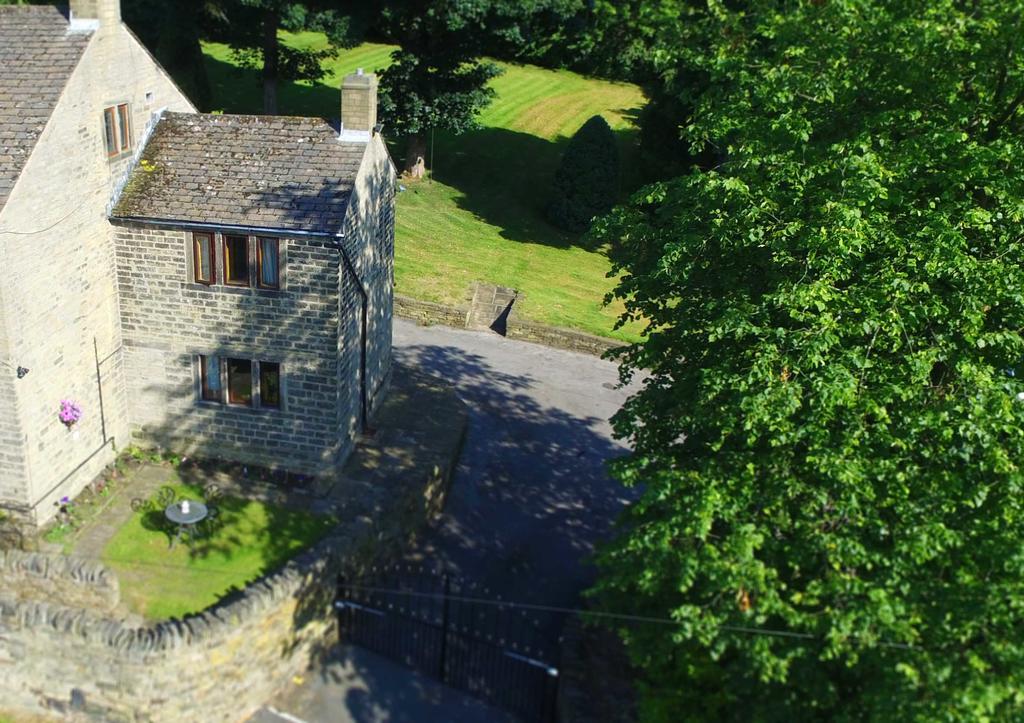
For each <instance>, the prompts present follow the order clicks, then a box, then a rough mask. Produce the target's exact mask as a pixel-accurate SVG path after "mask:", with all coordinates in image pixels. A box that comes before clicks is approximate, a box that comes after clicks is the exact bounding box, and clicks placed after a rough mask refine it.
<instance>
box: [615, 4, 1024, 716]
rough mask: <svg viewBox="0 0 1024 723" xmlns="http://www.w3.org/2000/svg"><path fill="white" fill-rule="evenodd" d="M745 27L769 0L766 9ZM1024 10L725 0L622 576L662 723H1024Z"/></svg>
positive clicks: (666, 291) (649, 388) (670, 277)
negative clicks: (703, 163)
mask: <svg viewBox="0 0 1024 723" xmlns="http://www.w3.org/2000/svg"><path fill="white" fill-rule="evenodd" d="M737 8H738V9H737ZM1022 16H1024V3H1022V2H1021V0H972V1H971V2H965V1H963V0H805V1H801V2H797V1H795V0H750V1H749V2H747V3H738V2H735V3H729V4H728V6H727V5H726V4H724V3H722V2H710V3H709V4H708V10H707V12H706V13H704V14H703V15H702V16H701V17H699V18H695V19H694V20H693V22H691V23H690V24H689V25H688V26H687V30H686V34H684V36H683V37H682V38H681V43H680V48H681V58H682V60H681V62H682V67H683V69H684V70H685V71H686V72H691V73H699V74H703V75H704V78H705V80H706V82H705V83H702V85H703V89H702V91H701V92H700V93H699V95H696V96H694V97H690V98H685V99H683V100H684V105H686V106H687V107H691V108H692V109H693V110H692V114H691V115H690V116H689V117H688V118H680V124H681V125H684V126H685V136H686V138H687V140H688V141H689V142H690V143H691V144H692V145H693V151H694V153H695V154H696V153H704V152H708V151H710V152H711V154H712V155H713V156H715V157H716V158H717V159H718V160H717V161H716V162H715V163H714V164H712V165H711V167H710V168H707V169H706V170H703V171H702V170H697V169H695V170H693V171H692V172H690V173H688V174H686V175H684V176H681V177H678V178H675V179H673V180H670V181H667V182H663V183H659V184H656V185H653V186H650V187H647V188H645V189H643V190H641V191H640V192H638V193H637V194H635V195H634V197H633V198H632V200H631V201H630V203H628V204H626V205H625V206H623V207H621V208H620V209H618V210H617V211H615V212H613V214H612V215H610V216H609V217H607V218H606V219H605V220H604V221H602V222H600V226H599V231H598V235H599V236H600V237H602V238H604V239H606V240H608V241H610V242H612V243H611V246H612V248H613V249H616V251H615V252H614V253H615V254H616V259H615V266H616V270H617V271H618V272H620V273H621V282H620V283H619V285H618V288H617V290H616V294H617V295H618V296H620V297H621V298H622V299H623V300H624V301H625V302H626V305H627V316H628V317H631V318H640V319H646V320H647V321H648V322H649V324H650V331H649V335H648V336H647V338H646V340H645V341H643V342H642V343H640V344H637V345H635V346H633V347H631V348H630V349H629V350H628V351H627V352H626V353H625V355H624V358H623V359H624V362H625V369H626V372H627V373H630V372H632V371H635V370H639V369H646V370H647V372H648V374H649V377H647V379H646V381H645V382H644V385H643V390H642V391H641V392H639V393H638V394H637V395H635V396H634V397H633V398H631V399H630V400H629V401H628V402H627V403H626V405H625V406H624V407H623V409H622V410H621V411H620V412H619V413H618V415H617V416H616V417H615V420H614V423H615V428H616V430H617V431H618V433H619V434H621V435H623V436H624V437H626V438H629V439H630V440H631V441H632V442H633V444H634V449H635V451H634V452H633V453H632V454H630V455H629V456H628V457H627V458H625V459H623V460H622V461H620V462H618V463H617V464H616V465H615V471H616V474H617V475H618V476H619V477H620V478H621V479H622V480H623V481H624V482H625V483H626V484H630V485H639V486H641V488H642V496H641V498H640V499H639V501H638V502H636V503H635V504H634V505H632V506H631V507H630V509H629V510H628V512H627V513H626V514H625V515H624V518H623V520H622V527H621V530H620V534H619V536H618V538H617V540H616V541H615V542H613V543H612V544H610V545H609V546H608V547H607V548H606V549H605V550H604V551H603V553H602V554H601V556H600V565H601V571H602V578H601V581H600V583H599V585H598V586H597V589H596V597H597V600H599V601H600V604H601V605H604V606H607V607H608V608H614V609H617V610H623V609H626V610H629V611H631V612H636V613H643V614H647V615H652V616H659V617H667V618H671V619H672V620H674V621H675V624H673V625H669V626H665V625H654V624H650V625H631V626H624V627H623V629H622V634H623V635H624V637H625V640H626V642H627V645H628V648H629V650H630V651H631V653H632V655H633V657H634V659H635V660H636V662H637V663H638V664H639V666H640V667H641V670H642V673H643V680H644V682H643V701H644V702H643V711H644V713H645V716H646V717H647V718H649V719H651V720H659V719H660V720H684V719H698V720H744V721H747V720H779V721H783V720H786V721H796V720H799V721H804V720H920V721H941V720H1021V719H1024V470H1022V466H1021V465H1022V460H1024V401H1022V400H1024V378H1022V375H1024V362H1022V360H1024V341H1022V337H1021V334H1022V331H1024V173H1022V171H1021V169H1022V168H1024V46H1022V42H1024V41H1022V38H1024V28H1022Z"/></svg>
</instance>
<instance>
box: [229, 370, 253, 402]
mask: <svg viewBox="0 0 1024 723" xmlns="http://www.w3.org/2000/svg"><path fill="white" fill-rule="evenodd" d="M227 366H228V403H230V404H244V405H245V406H247V407H248V406H250V405H251V404H252V362H251V361H249V360H248V359H228V364H227Z"/></svg>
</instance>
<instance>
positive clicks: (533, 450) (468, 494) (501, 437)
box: [396, 345, 631, 605]
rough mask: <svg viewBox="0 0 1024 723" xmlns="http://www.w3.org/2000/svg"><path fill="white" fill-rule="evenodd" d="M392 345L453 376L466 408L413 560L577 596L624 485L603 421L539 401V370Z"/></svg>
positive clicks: (509, 586) (502, 584)
mask: <svg viewBox="0 0 1024 723" xmlns="http://www.w3.org/2000/svg"><path fill="white" fill-rule="evenodd" d="M396 355H397V358H398V359H399V360H400V361H402V362H404V363H407V364H418V365H419V366H420V368H421V369H422V370H423V371H425V372H427V373H431V374H435V375H437V376H439V377H442V378H444V379H446V380H447V381H448V382H449V383H451V384H453V385H454V386H455V387H456V389H457V390H458V393H459V395H460V396H461V397H462V399H463V400H464V401H465V402H466V403H467V404H468V405H469V406H470V408H471V415H472V416H471V424H470V431H469V434H468V436H467V440H466V446H465V448H464V450H463V454H462V458H461V461H460V464H459V466H458V469H457V472H456V475H455V479H454V482H453V488H452V491H451V493H450V495H449V501H448V505H447V508H446V511H445V514H444V515H443V516H442V517H441V518H440V519H439V520H438V521H437V522H436V523H435V524H434V525H433V526H432V527H431V528H430V529H429V530H428V531H427V532H426V533H425V534H424V535H422V536H421V538H420V540H419V544H418V545H417V546H416V548H415V549H413V550H410V551H409V553H408V557H409V559H410V561H414V562H418V563H429V564H440V565H442V566H444V567H445V568H446V569H448V570H450V571H451V572H453V573H457V574H459V575H460V576H462V577H464V578H466V579H472V580H475V581H477V582H479V583H481V584H483V585H486V586H487V587H488V588H490V589H491V590H493V591H494V592H495V593H496V594H498V595H501V596H504V597H505V599H509V600H518V601H523V602H541V603H545V604H558V605H568V604H575V603H577V602H578V601H579V593H580V591H581V590H582V589H583V588H584V587H585V586H586V585H587V584H588V582H589V580H590V578H591V577H592V571H591V570H590V569H589V561H588V558H589V555H590V554H591V553H592V552H593V549H594V545H595V544H596V543H598V542H599V541H600V540H602V539H604V538H606V537H607V536H608V535H609V534H610V532H611V530H612V526H613V524H614V520H615V518H616V517H617V515H618V513H619V512H620V511H621V509H622V508H623V506H624V505H625V504H626V503H627V501H628V499H629V497H630V495H631V493H630V492H629V491H627V490H626V489H625V488H623V487H621V486H620V485H619V484H618V483H617V482H615V481H614V480H612V479H611V478H610V477H609V475H608V473H607V469H606V463H607V461H608V460H609V459H612V458H614V457H616V456H619V455H622V454H624V453H625V451H626V450H625V448H624V447H623V446H622V445H619V444H617V443H615V442H614V441H613V440H611V439H610V436H609V434H608V432H607V427H606V424H605V423H606V420H604V419H600V418H598V417H595V416H577V415H574V414H571V413H569V412H567V411H564V410H563V409H560V408H558V407H556V406H549V405H546V404H544V403H542V402H541V401H538V397H542V394H538V388H539V387H540V386H541V385H540V384H539V382H538V380H537V379H536V378H535V377H533V376H531V375H529V374H524V375H517V374H510V373H507V372H504V371H502V370H499V369H496V368H494V367H493V366H492V365H491V364H490V363H489V362H488V361H487V360H485V359H484V358H483V357H481V356H479V355H476V354H473V353H469V352H466V351H464V350H461V349H459V348H456V347H453V346H433V345H423V346H409V347H402V348H398V349H396ZM595 386H598V385H597V383H596V382H595ZM599 391H602V390H600V389H595V393H598V392H599Z"/></svg>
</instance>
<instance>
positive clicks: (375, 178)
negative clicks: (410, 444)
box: [339, 135, 397, 431]
mask: <svg viewBox="0 0 1024 723" xmlns="http://www.w3.org/2000/svg"><path fill="white" fill-rule="evenodd" d="M396 181H397V173H396V171H395V166H394V164H393V163H392V162H391V158H390V156H389V155H388V151H387V147H386V146H385V144H384V141H383V139H382V138H381V136H379V135H374V136H373V137H372V138H371V139H370V142H369V143H368V144H367V149H366V155H365V156H364V157H363V163H362V167H361V168H360V170H359V174H358V175H357V176H356V179H355V183H354V187H353V191H352V195H351V197H350V198H349V206H348V210H347V212H346V219H345V229H344V236H343V238H342V239H341V243H342V245H343V247H344V249H345V253H346V254H347V255H348V257H349V259H350V260H351V261H352V265H353V266H354V267H355V270H356V274H357V275H358V277H359V278H358V279H352V278H350V275H348V274H345V275H343V278H342V284H341V292H340V299H341V303H342V305H343V308H348V309H361V305H362V303H363V299H362V294H361V293H360V291H359V288H360V287H361V288H362V290H363V291H364V292H365V293H366V305H367V307H366V321H367V338H366V345H367V347H366V361H367V363H366V376H367V402H368V407H369V411H370V413H372V412H373V410H374V409H376V408H377V407H378V406H379V405H380V402H381V401H382V400H383V398H384V396H385V395H386V392H387V384H388V380H389V379H390V376H391V325H392V318H393V316H394V286H395V267H394V248H395V183H396ZM360 313H361V312H360ZM346 321H347V323H346V324H345V326H344V330H343V333H342V334H340V338H341V339H343V340H346V343H345V344H344V345H342V346H341V347H339V353H340V355H341V356H342V357H345V356H349V357H350V358H352V357H354V356H355V355H356V354H358V353H361V351H357V349H356V348H357V347H358V345H359V344H360V343H361V341H360V337H359V325H360V324H361V320H360V319H359V317H358V316H357V315H355V314H351V315H349V316H348V317H346ZM340 366H341V365H340V364H339V367H340ZM353 372H354V376H353V375H352V374H350V375H349V376H348V377H347V378H344V379H341V380H339V387H340V388H341V389H342V390H343V391H342V394H343V397H347V403H348V404H351V405H353V408H358V406H357V405H358V404H359V403H360V402H359V399H358V395H359V386H358V381H359V378H358V365H356V366H355V367H354V368H353ZM346 391H347V394H346V393H345V392H346ZM343 401H344V400H343ZM343 406H344V403H343ZM346 421H347V423H349V424H355V423H356V421H357V420H356V419H352V420H343V424H344V423H345V422H346ZM343 431H348V430H343Z"/></svg>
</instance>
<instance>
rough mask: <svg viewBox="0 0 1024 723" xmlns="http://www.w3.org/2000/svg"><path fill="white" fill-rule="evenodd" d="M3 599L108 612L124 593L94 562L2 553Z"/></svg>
mask: <svg viewBox="0 0 1024 723" xmlns="http://www.w3.org/2000/svg"><path fill="white" fill-rule="evenodd" d="M4 598H6V599H8V600H11V601H25V600H48V601H50V602H51V603H53V604H58V605H66V606H69V607H82V608H89V609H93V610H100V611H104V612H108V611H110V610H113V609H114V608H115V607H117V604H118V603H119V602H120V601H121V590H120V587H119V585H118V582H117V576H116V575H113V574H112V573H111V572H110V571H109V570H107V568H105V567H104V566H103V565H101V564H99V563H97V562H93V561H92V560H82V559H79V558H74V557H67V556H66V555H44V554H41V553H38V552H22V551H21V550H0V599H4Z"/></svg>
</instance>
